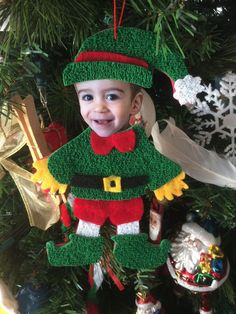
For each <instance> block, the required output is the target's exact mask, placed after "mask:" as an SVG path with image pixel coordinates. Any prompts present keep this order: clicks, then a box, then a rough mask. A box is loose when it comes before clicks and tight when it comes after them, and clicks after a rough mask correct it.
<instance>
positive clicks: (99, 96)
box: [75, 80, 143, 137]
mask: <svg viewBox="0 0 236 314" xmlns="http://www.w3.org/2000/svg"><path fill="white" fill-rule="evenodd" d="M75 88H76V91H77V95H78V99H79V103H80V112H81V115H82V117H83V119H84V121H85V122H86V123H87V124H88V126H89V127H90V128H91V129H92V130H93V131H94V132H96V133H97V134H98V135H99V136H102V137H107V136H110V135H112V134H114V133H117V132H119V131H123V130H125V129H127V128H128V127H129V119H130V116H131V115H135V114H137V113H138V112H139V110H140V108H141V105H142V99H143V94H142V93H141V92H139V93H137V94H136V95H135V96H133V95H132V90H131V87H130V84H128V83H125V82H122V81H117V80H94V81H86V82H81V83H76V84H75Z"/></svg>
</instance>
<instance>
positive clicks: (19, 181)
mask: <svg viewBox="0 0 236 314" xmlns="http://www.w3.org/2000/svg"><path fill="white" fill-rule="evenodd" d="M25 144H26V138H25V136H24V133H23V131H22V130H21V128H20V126H19V124H18V121H17V118H16V117H15V116H13V115H10V118H6V117H5V116H3V115H1V116H0V179H2V178H3V176H4V174H5V171H4V169H5V170H6V171H8V172H9V174H10V175H11V177H12V178H13V180H14V182H15V184H16V186H17V188H18V190H19V192H20V195H21V197H22V200H23V202H24V205H25V208H26V211H27V214H28V218H29V223H30V225H31V226H35V227H37V228H40V229H42V230H46V229H48V228H49V227H50V226H51V225H52V224H54V223H56V222H57V221H58V220H59V217H60V210H59V203H58V200H57V199H56V197H54V196H53V195H50V194H49V193H43V192H42V191H41V189H40V187H39V186H37V185H35V184H34V183H33V182H32V181H31V175H32V174H31V173H30V172H28V171H27V170H25V169H23V168H21V167H20V166H18V165H17V164H16V163H15V162H13V161H12V160H11V159H9V157H10V156H12V155H14V154H15V153H16V152H18V151H19V150H20V149H21V148H22V147H23V146H24V145H25ZM3 168H4V169H3Z"/></svg>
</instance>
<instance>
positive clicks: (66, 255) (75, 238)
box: [46, 234, 104, 266]
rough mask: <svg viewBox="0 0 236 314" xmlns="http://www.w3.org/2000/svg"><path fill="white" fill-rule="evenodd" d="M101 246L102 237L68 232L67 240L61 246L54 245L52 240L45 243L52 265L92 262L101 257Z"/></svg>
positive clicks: (74, 264) (77, 264) (76, 264)
mask: <svg viewBox="0 0 236 314" xmlns="http://www.w3.org/2000/svg"><path fill="white" fill-rule="evenodd" d="M103 246H104V240H103V238H102V237H84V236H79V235H76V234H70V235H69V242H68V243H66V244H65V245H63V246H56V245H55V244H54V243H53V242H52V241H50V242H47V244H46V248H47V254H48V261H49V263H50V264H51V265H53V266H83V265H89V264H94V263H96V262H98V261H99V259H100V258H101V256H102V253H103Z"/></svg>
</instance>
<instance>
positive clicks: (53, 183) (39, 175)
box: [31, 158, 67, 194]
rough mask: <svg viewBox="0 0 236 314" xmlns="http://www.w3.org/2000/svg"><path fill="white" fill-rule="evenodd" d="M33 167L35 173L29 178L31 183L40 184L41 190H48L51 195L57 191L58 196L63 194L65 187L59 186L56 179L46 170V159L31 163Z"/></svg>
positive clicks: (63, 185)
mask: <svg viewBox="0 0 236 314" xmlns="http://www.w3.org/2000/svg"><path fill="white" fill-rule="evenodd" d="M33 167H34V168H35V169H36V173H34V174H33V175H32V177H31V180H32V181H33V182H38V183H40V184H41V188H42V189H43V190H47V189H50V192H51V193H56V192H57V191H58V192H59V193H60V194H64V193H65V191H66V189H67V185H66V184H60V183H59V182H58V181H57V180H56V179H54V178H53V176H52V175H51V173H50V172H49V170H48V158H43V159H39V160H36V161H35V162H34V163H33Z"/></svg>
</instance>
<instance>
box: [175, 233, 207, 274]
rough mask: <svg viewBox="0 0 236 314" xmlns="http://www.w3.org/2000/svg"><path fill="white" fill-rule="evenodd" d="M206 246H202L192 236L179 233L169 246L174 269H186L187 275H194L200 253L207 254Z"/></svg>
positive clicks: (202, 244) (201, 243)
mask: <svg viewBox="0 0 236 314" xmlns="http://www.w3.org/2000/svg"><path fill="white" fill-rule="evenodd" d="M207 252H208V246H206V245H204V243H203V242H201V241H200V240H199V239H197V238H196V237H195V236H194V235H192V234H189V233H186V232H184V231H181V233H179V235H178V236H177V237H176V239H175V241H173V243H172V245H171V255H172V258H173V260H174V261H175V262H176V264H175V268H176V269H178V270H181V271H182V270H184V269H186V270H187V271H188V272H189V273H195V271H196V268H197V266H198V265H199V262H200V258H201V253H207Z"/></svg>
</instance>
